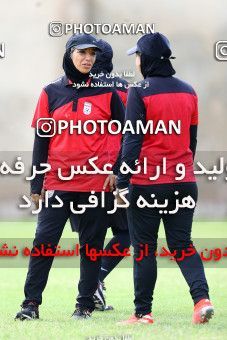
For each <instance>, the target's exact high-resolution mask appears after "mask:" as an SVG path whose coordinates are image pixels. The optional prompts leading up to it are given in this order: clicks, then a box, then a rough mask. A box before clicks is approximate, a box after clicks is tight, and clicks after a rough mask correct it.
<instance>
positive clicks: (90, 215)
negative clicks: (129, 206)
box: [23, 191, 107, 311]
mask: <svg viewBox="0 0 227 340" xmlns="http://www.w3.org/2000/svg"><path fill="white" fill-rule="evenodd" d="M55 195H58V196H59V197H60V198H61V200H62V201H63V202H64V205H63V207H62V208H52V207H48V208H44V207H43V209H42V211H41V212H40V213H39V215H38V225H37V229H36V234H35V239H34V242H33V246H34V247H37V248H40V247H41V244H43V245H45V246H48V244H51V247H52V249H53V251H55V249H56V248H55V247H56V246H57V244H58V242H59V240H60V238H61V235H62V232H63V229H64V226H65V223H66V221H67V220H68V218H69V216H70V214H71V211H70V205H69V202H70V201H73V202H74V207H75V209H76V205H77V204H79V203H80V204H86V203H88V196H89V195H90V193H86V192H65V191H55V193H54V196H55ZM54 196H53V197H51V198H50V199H49V203H50V204H51V203H58V202H57V201H56V199H55V198H54ZM97 196H99V193H97ZM105 214H106V213H105V209H103V208H101V207H97V208H93V209H91V208H89V209H87V210H86V211H85V212H84V213H83V214H82V215H78V221H79V230H78V231H79V243H80V280H79V284H78V290H79V295H78V297H77V305H76V306H79V307H81V308H82V309H83V308H88V309H90V310H91V311H92V310H93V309H94V302H93V294H94V292H95V290H96V288H97V284H98V278H99V273H100V265H101V261H100V257H98V259H97V261H91V260H90V257H88V256H86V253H85V245H86V244H88V247H89V249H90V248H91V247H92V248H95V249H96V250H97V251H99V250H101V249H103V243H104V239H105V235H106V231H107V228H106V220H105ZM32 251H33V252H34V248H33V250H32ZM52 262H53V257H51V256H49V257H48V256H47V257H44V256H38V257H32V256H31V257H30V262H29V269H28V274H27V278H26V282H25V287H24V293H25V300H24V302H23V305H26V304H27V303H28V302H29V301H35V302H36V303H38V304H41V303H42V292H43V290H44V288H45V286H46V284H47V280H48V275H49V271H50V268H51V265H52ZM63 275H64V274H63Z"/></svg>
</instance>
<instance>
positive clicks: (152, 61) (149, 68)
mask: <svg viewBox="0 0 227 340" xmlns="http://www.w3.org/2000/svg"><path fill="white" fill-rule="evenodd" d="M170 58H173V57H170ZM141 73H142V75H143V77H144V78H147V77H154V76H159V77H170V76H172V75H174V74H175V73H176V71H175V70H174V68H173V66H172V64H171V61H170V60H169V58H167V57H163V58H153V57H151V56H149V55H146V54H144V53H142V54H141Z"/></svg>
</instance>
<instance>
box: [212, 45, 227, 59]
mask: <svg viewBox="0 0 227 340" xmlns="http://www.w3.org/2000/svg"><path fill="white" fill-rule="evenodd" d="M215 57H216V59H217V60H220V61H227V40H219V41H217V42H216V44H215Z"/></svg>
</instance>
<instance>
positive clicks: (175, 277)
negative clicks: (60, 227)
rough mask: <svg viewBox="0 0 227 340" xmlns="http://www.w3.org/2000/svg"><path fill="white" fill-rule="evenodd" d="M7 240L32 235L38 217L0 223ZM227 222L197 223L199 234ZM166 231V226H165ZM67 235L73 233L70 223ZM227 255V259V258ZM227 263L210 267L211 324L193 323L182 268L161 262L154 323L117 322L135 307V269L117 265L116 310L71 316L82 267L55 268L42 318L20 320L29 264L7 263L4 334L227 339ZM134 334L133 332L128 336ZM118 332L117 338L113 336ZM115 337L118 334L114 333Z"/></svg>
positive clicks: (1, 291)
mask: <svg viewBox="0 0 227 340" xmlns="http://www.w3.org/2000/svg"><path fill="white" fill-rule="evenodd" d="M0 230H1V241H2V240H3V239H4V238H8V237H18V238H20V237H26V236H27V237H32V236H33V234H34V224H33V223H22V222H20V223H3V222H2V223H0ZM226 230H227V223H226V222H219V223H218V222H216V223H214V222H212V223H207V222H197V223H194V228H193V237H194V238H195V237H206V238H214V237H215V238H217V237H223V238H226V236H227V232H226ZM160 236H163V230H161V231H160ZM63 237H72V234H71V231H70V229H69V227H68V226H67V227H66V229H65V232H64V235H63ZM226 261H227V259H226ZM226 267H227V263H226V266H225V268H222V269H217V268H216V269H215V268H208V269H206V274H207V279H208V282H209V286H210V295H211V298H212V301H213V304H214V306H215V317H214V318H213V319H212V320H211V322H210V323H209V324H207V325H200V326H195V325H192V324H191V316H192V309H193V306H192V302H191V299H190V296H189V293H188V287H187V285H186V284H185V282H184V280H183V278H182V276H181V273H180V271H179V270H178V268H159V272H158V281H157V286H156V290H155V296H154V307H153V314H154V317H155V323H154V324H153V325H139V326H138V325H137V326H136V325H135V326H127V327H123V326H117V325H116V322H117V321H120V320H122V319H125V318H127V317H128V316H129V315H130V314H132V311H133V282H132V269H130V268H117V269H115V270H114V271H113V272H112V273H111V274H110V275H109V277H108V278H107V279H106V286H107V303H109V304H113V305H114V307H115V310H114V311H109V312H105V313H103V312H95V313H94V315H93V317H92V319H91V320H88V321H75V320H72V319H70V315H71V314H72V312H73V310H74V303H75V296H76V294H77V281H78V277H79V270H78V269H70V268H67V269H66V268H53V269H52V270H51V272H50V276H49V281H48V285H47V288H46V290H45V292H44V295H43V304H42V305H41V307H40V317H41V319H40V320H37V321H33V322H19V321H14V320H13V317H14V316H15V313H16V312H17V311H18V310H19V305H20V303H21V300H22V299H23V285H24V279H25V275H26V271H27V270H26V269H24V268H16V269H12V268H11V269H10V268H9V269H8V268H1V269H0V274H1V282H0V301H1V319H0V339H86V338H88V337H94V338H95V337H97V339H108V337H109V339H124V337H123V336H125V339H127V340H129V339H163V338H168V339H209V340H210V339H215V340H216V339H223V340H224V339H227V322H226V320H227V270H226ZM127 336H128V338H127ZM111 337H112V338H111ZM114 337H115V338H114Z"/></svg>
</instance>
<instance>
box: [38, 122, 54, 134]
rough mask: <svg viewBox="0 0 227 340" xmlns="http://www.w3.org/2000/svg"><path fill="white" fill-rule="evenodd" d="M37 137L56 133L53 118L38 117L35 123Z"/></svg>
mask: <svg viewBox="0 0 227 340" xmlns="http://www.w3.org/2000/svg"><path fill="white" fill-rule="evenodd" d="M36 131H37V135H38V136H39V137H53V136H54V135H55V134H56V122H55V120H54V119H53V118H39V119H38V120H37V123H36Z"/></svg>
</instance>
